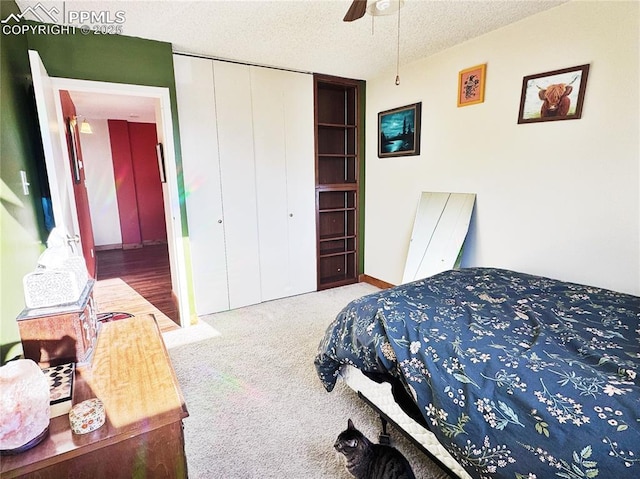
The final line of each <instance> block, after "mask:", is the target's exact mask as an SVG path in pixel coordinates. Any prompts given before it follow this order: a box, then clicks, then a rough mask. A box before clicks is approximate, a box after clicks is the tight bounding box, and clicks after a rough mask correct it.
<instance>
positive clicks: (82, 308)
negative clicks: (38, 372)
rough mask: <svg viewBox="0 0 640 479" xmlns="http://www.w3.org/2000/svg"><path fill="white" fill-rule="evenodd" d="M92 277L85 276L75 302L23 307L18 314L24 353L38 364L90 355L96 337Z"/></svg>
mask: <svg viewBox="0 0 640 479" xmlns="http://www.w3.org/2000/svg"><path fill="white" fill-rule="evenodd" d="M94 284H95V281H94V280H89V281H88V282H87V285H86V286H85V288H84V291H83V292H82V294H81V295H80V298H79V299H78V301H76V302H75V303H68V304H62V305H58V306H49V307H44V308H26V309H24V310H23V311H22V312H21V313H20V315H19V316H18V318H17V320H18V328H19V329H20V338H21V339H22V349H23V351H24V357H25V358H27V359H33V360H34V361H35V362H37V363H38V365H39V366H40V367H41V368H45V367H49V366H57V365H59V364H64V363H83V362H87V361H89V360H90V359H91V355H92V353H93V350H94V348H95V344H96V339H97V337H98V321H97V315H96V310H95V307H94V302H93V285H94Z"/></svg>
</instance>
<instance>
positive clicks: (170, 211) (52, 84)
mask: <svg viewBox="0 0 640 479" xmlns="http://www.w3.org/2000/svg"><path fill="white" fill-rule="evenodd" d="M29 57H30V60H31V64H32V73H33V83H34V90H35V93H36V103H37V106H38V116H39V121H40V128H41V133H42V138H43V147H44V150H45V160H46V165H47V173H48V175H49V183H50V186H52V188H51V189H52V190H53V191H52V200H53V201H52V204H53V213H54V218H55V219H56V222H58V221H57V220H58V218H59V219H60V220H61V223H60V224H63V225H69V229H70V230H71V232H72V233H73V232H76V231H78V217H77V208H76V202H75V199H74V196H73V192H72V190H71V188H69V186H68V184H69V183H70V182H71V178H72V172H71V167H70V164H71V163H70V158H69V155H68V153H67V152H66V151H63V150H62V151H61V145H64V144H65V142H66V138H65V135H64V128H61V127H60V125H63V124H64V123H63V115H62V108H61V104H60V91H64V90H66V91H72V92H82V93H87V94H94V95H124V96H127V97H129V98H130V99H134V98H151V99H153V101H154V110H155V123H156V125H157V139H158V143H159V144H160V145H162V150H163V153H164V174H165V182H164V183H162V195H163V201H164V210H165V220H166V229H167V249H168V255H169V267H170V274H171V291H172V295H173V297H174V298H175V300H176V303H177V304H178V311H179V315H180V318H181V325H182V326H186V325H188V324H189V323H190V319H191V308H190V305H189V293H188V280H187V268H186V257H185V244H184V241H186V238H183V234H182V212H181V209H180V195H179V192H178V174H177V167H176V159H175V154H174V152H175V150H174V139H173V120H172V113H171V101H170V95H169V89H168V88H164V87H147V86H140V85H127V84H119V83H108V82H96V81H88V80H76V79H68V78H55V77H49V76H48V74H47V72H46V69H45V68H44V65H43V64H42V61H41V60H40V57H39V55H38V54H37V52H34V51H29Z"/></svg>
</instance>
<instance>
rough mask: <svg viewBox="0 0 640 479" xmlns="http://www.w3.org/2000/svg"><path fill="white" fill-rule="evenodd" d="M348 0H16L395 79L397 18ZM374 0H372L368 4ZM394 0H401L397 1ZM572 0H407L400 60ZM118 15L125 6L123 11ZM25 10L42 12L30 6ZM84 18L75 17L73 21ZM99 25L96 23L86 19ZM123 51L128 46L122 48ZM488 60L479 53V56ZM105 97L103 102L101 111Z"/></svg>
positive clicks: (169, 37)
mask: <svg viewBox="0 0 640 479" xmlns="http://www.w3.org/2000/svg"><path fill="white" fill-rule="evenodd" d="M351 1H352V0H209V1H187V0H157V1H132V0H129V1H114V0H91V1H86V0H84V1H83V0H67V1H49V0H40V1H38V0H17V1H16V3H17V4H18V6H19V7H20V9H21V11H22V12H23V13H24V12H25V11H26V10H27V9H28V7H31V8H32V9H33V11H36V12H40V16H41V17H42V18H41V19H42V20H44V21H47V20H48V19H47V18H46V16H45V15H44V14H42V12H41V10H38V9H37V8H38V3H40V4H42V5H43V6H44V7H45V8H48V9H51V8H53V7H55V8H57V10H58V11H59V12H60V13H55V12H53V13H52V17H54V18H55V19H56V22H55V23H69V22H67V21H63V19H68V18H69V14H70V12H89V13H91V12H94V13H99V12H105V13H104V14H103V15H105V14H107V15H108V18H110V19H111V20H113V19H116V18H122V19H124V22H123V23H122V34H124V35H127V36H133V37H141V38H147V39H152V40H160V41H164V42H169V43H171V44H172V45H173V51H174V52H181V53H191V54H197V55H202V56H207V57H213V58H219V59H227V60H235V61H240V62H244V63H251V64H256V65H264V66H273V67H279V68H286V69H291V70H298V71H305V72H317V73H326V74H331V75H337V76H344V77H348V78H358V79H364V80H367V79H370V78H373V77H375V76H377V75H380V74H381V73H383V72H384V73H386V72H390V76H391V81H393V78H395V69H396V63H397V54H398V16H397V14H393V15H390V16H381V17H375V18H374V17H372V16H370V15H369V14H366V15H365V16H364V17H363V18H361V19H359V20H356V21H355V22H350V23H349V22H343V21H342V19H343V17H344V15H345V13H346V11H347V9H348V8H349V6H350V4H351ZM371 1H372V0H370V2H371ZM391 1H397V0H391ZM565 1H567V0H506V1H505V0H472V1H469V0H405V3H404V6H403V8H402V9H401V11H400V60H399V62H400V74H401V76H402V65H403V64H407V63H410V62H413V61H415V60H418V59H420V58H424V57H427V56H430V55H433V54H435V53H438V52H441V51H443V50H445V49H447V48H449V47H451V46H454V45H456V44H459V43H462V42H465V41H467V40H469V39H471V38H474V37H477V36H480V35H483V34H485V33H487V32H490V31H492V30H496V29H498V28H500V27H503V26H505V25H508V24H510V23H513V22H517V21H518V20H521V19H523V18H525V17H527V16H530V15H534V14H536V13H539V12H541V11H543V10H547V9H549V8H553V7H555V6H558V5H560V4H561V3H564V2H565ZM118 12H122V13H118ZM25 17H26V18H28V19H31V20H37V18H36V17H35V16H34V15H33V14H32V13H30V12H27V13H26V14H25ZM73 23H74V24H75V25H79V22H77V21H76V22H73ZM85 25H87V26H99V25H100V24H99V23H93V24H91V23H90V22H87V23H85ZM122 54H123V55H126V52H122ZM485 60H486V58H478V59H477V61H478V63H481V62H484V61H485ZM108 106H109V103H108V102H107V104H105V105H103V108H106V107H108Z"/></svg>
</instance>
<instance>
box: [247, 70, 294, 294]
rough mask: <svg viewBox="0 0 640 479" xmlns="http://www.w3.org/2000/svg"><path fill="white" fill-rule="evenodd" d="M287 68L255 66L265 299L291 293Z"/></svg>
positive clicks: (255, 132) (253, 86)
mask: <svg viewBox="0 0 640 479" xmlns="http://www.w3.org/2000/svg"><path fill="white" fill-rule="evenodd" d="M286 75H287V72H284V71H281V70H274V69H268V68H261V67H251V97H252V103H253V141H254V146H255V164H256V195H257V201H258V232H259V237H260V279H261V284H262V300H263V301H268V300H271V299H276V298H282V297H285V296H290V293H289V291H290V290H291V279H292V278H291V277H290V274H289V270H290V266H291V265H290V263H289V246H290V245H289V231H288V230H289V225H288V223H289V221H288V218H289V216H288V211H287V152H286V143H285V124H284V118H285V112H284V102H283V98H284V96H285V92H284V89H283V81H284V80H286Z"/></svg>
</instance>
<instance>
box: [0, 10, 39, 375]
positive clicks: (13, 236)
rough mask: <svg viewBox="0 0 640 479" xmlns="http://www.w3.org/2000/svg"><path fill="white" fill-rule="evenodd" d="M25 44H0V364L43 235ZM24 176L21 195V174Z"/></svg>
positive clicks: (8, 350)
mask: <svg viewBox="0 0 640 479" xmlns="http://www.w3.org/2000/svg"><path fill="white" fill-rule="evenodd" d="M11 13H20V12H19V10H18V7H17V5H16V4H15V3H14V2H5V1H2V2H0V18H2V19H4V18H7V16H8V15H10V14H11ZM27 50H28V48H27V38H26V37H24V36H22V35H7V36H5V35H3V36H2V37H1V38H0V62H1V63H0V180H1V182H0V315H1V316H0V363H4V362H5V360H6V359H7V356H8V355H9V358H11V357H13V356H14V354H16V348H15V347H14V346H17V347H18V348H20V349H19V350H18V351H17V353H18V354H19V353H20V350H21V345H20V334H19V332H18V325H17V322H16V321H15V318H16V316H18V314H19V313H20V311H22V309H23V308H24V295H23V290H22V278H23V276H24V275H25V274H27V273H28V272H30V271H33V268H34V267H35V265H36V262H37V260H38V256H39V255H40V253H41V252H42V250H43V249H44V246H43V244H44V240H46V232H45V228H44V220H43V214H42V207H41V205H40V196H41V193H40V184H41V182H40V179H39V178H38V166H39V165H42V164H43V160H42V158H43V155H42V147H41V142H40V135H39V130H38V126H37V122H36V120H35V118H36V115H35V104H34V100H33V94H32V91H31V82H30V78H31V74H30V68H29V58H28V54H27ZM21 170H22V171H25V172H26V173H27V178H28V181H29V182H30V183H31V186H30V194H29V195H24V194H23V192H22V186H21V182H20V171H21Z"/></svg>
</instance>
